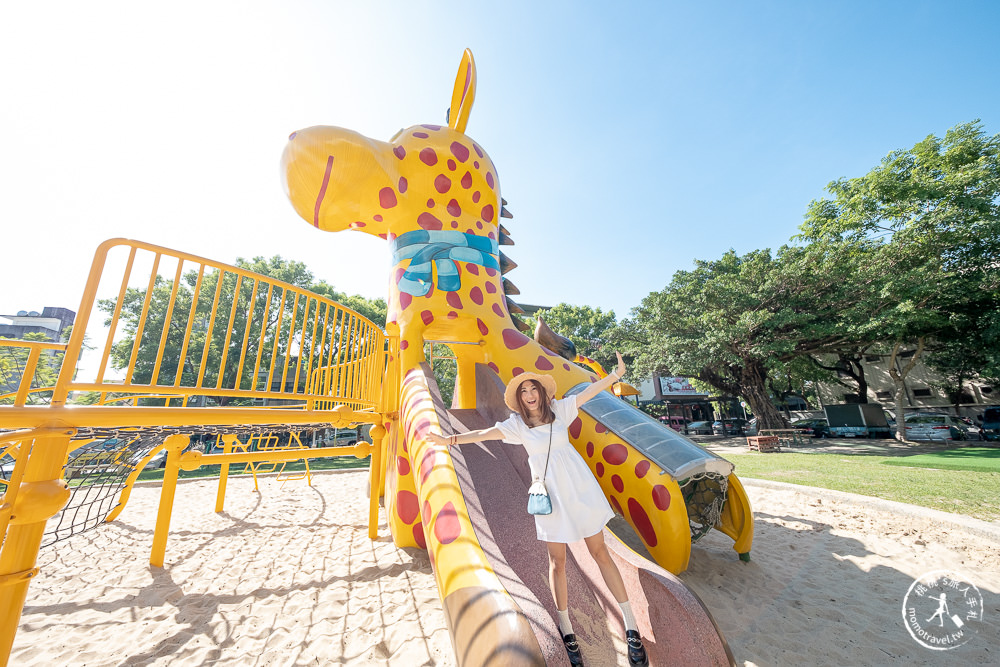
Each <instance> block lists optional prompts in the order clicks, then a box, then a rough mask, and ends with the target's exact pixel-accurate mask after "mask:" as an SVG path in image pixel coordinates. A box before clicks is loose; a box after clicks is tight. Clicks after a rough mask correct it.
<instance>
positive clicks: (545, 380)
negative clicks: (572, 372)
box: [503, 372, 556, 412]
mask: <svg viewBox="0 0 1000 667" xmlns="http://www.w3.org/2000/svg"><path fill="white" fill-rule="evenodd" d="M525 380H536V381H537V382H538V384H540V385H542V387H544V388H545V393H546V395H547V396H548V397H549V400H550V401H551V400H552V399H554V398H555V397H556V379H555V378H554V377H552V376H551V375H542V374H540V373H531V372H526V373H521V374H520V375H517V376H515V377H514V378H513V379H512V380H511V381H510V382H508V383H507V388H506V389H504V391H503V402H504V403H506V404H507V407H508V408H510V409H511V410H513V411H514V412H519V408H518V405H517V390H518V389H520V388H521V383H522V382H524V381H525Z"/></svg>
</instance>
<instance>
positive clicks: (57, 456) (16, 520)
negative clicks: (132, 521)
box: [0, 429, 74, 665]
mask: <svg viewBox="0 0 1000 667" xmlns="http://www.w3.org/2000/svg"><path fill="white" fill-rule="evenodd" d="M73 433H74V431H73V430H71V429H39V431H38V435H37V436H36V437H35V439H34V442H33V443H29V441H27V440H26V441H24V442H22V443H21V451H20V453H19V456H27V457H28V463H27V466H26V468H25V471H24V477H23V481H22V482H21V484H20V485H19V487H18V488H17V489H16V490H14V489H8V490H7V493H5V494H4V496H5V498H4V500H5V501H6V500H7V499H8V496H10V495H11V492H12V491H16V498H15V499H14V500H13V507H11V517H10V528H9V529H8V530H7V536H6V538H5V539H4V543H3V547H2V550H0V664H2V665H6V664H7V661H8V659H9V658H10V650H11V647H12V646H13V645H14V635H15V634H16V633H17V626H18V623H19V621H20V620H21V611H22V610H23V609H24V601H25V599H26V598H27V596H28V582H29V581H30V580H31V578H32V577H34V576H35V575H36V574H38V568H37V567H35V563H36V562H37V561H38V548H39V546H40V545H41V543H42V535H43V534H44V533H45V522H46V521H48V520H49V518H51V517H52V516H54V515H55V514H56V512H58V511H59V510H61V509H62V508H63V507H65V506H66V503H67V502H69V496H70V491H69V486H68V485H67V484H66V482H65V481H63V480H62V479H61V478H62V467H63V463H64V462H65V461H66V453H67V452H68V451H69V439H70V436H71V435H72V434H73ZM29 450H30V451H29Z"/></svg>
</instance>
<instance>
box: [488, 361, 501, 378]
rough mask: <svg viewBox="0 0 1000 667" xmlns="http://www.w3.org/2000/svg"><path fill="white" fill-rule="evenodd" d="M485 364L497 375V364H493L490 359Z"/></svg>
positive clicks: (498, 369)
mask: <svg viewBox="0 0 1000 667" xmlns="http://www.w3.org/2000/svg"><path fill="white" fill-rule="evenodd" d="M486 365H487V366H489V367H490V368H492V369H493V372H494V373H496V374H497V375H499V374H500V367H499V366H497V365H496V364H494V363H493V362H492V361H491V362H489V363H488V364H486Z"/></svg>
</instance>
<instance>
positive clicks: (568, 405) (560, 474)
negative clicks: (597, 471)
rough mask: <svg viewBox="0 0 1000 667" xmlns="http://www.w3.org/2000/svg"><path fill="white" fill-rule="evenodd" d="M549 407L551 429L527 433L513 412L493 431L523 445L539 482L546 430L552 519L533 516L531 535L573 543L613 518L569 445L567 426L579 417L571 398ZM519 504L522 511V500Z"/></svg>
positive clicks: (604, 500)
mask: <svg viewBox="0 0 1000 667" xmlns="http://www.w3.org/2000/svg"><path fill="white" fill-rule="evenodd" d="M551 406H552V411H553V412H554V413H555V416H556V420H555V422H553V423H552V424H542V425H541V426H536V427H535V428H529V427H528V425H527V424H525V423H524V420H523V419H521V415H519V414H517V413H516V412H515V413H514V414H512V415H511V416H510V417H509V418H508V419H506V420H505V421H502V422H497V424H496V428H497V429H499V430H500V432H501V433H503V440H504V442H509V443H511V444H514V445H523V446H524V448H525V449H526V450H527V452H528V467H529V468H531V476H532V479H541V477H542V473H543V472H544V471H545V453H546V452H547V451H548V449H549V429H550V428H551V429H552V452H551V454H550V456H549V467H548V472H547V473H546V474H545V488H546V490H548V492H549V498H550V499H551V500H552V514H544V515H542V514H536V515H535V534H536V535H537V536H538V539H539V540H542V541H544V542H564V543H569V542H576V541H578V540H582V539H583V538H585V537H590V536H591V535H596V534H597V533H599V532H600V531H601V529H602V528H604V525H605V524H606V523H607V522H608V521H610V520H611V518H612V517H614V515H615V513H614V511H613V510H612V509H611V505H609V504H608V501H607V499H606V498H605V497H604V492H603V491H601V486H600V484H598V483H597V479H595V478H594V474H593V473H592V472H591V471H590V468H588V467H587V463H586V462H585V461H584V460H583V457H581V456H580V454H579V453H577V451H576V450H575V449H574V448H573V445H572V444H570V441H569V425H570V424H572V423H573V420H575V419H576V416H577V413H578V412H579V410H578V409H577V407H576V397H575V396H571V397H569V398H564V399H561V400H555V401H552V403H551ZM524 504H525V507H527V504H528V497H527V495H525V497H524Z"/></svg>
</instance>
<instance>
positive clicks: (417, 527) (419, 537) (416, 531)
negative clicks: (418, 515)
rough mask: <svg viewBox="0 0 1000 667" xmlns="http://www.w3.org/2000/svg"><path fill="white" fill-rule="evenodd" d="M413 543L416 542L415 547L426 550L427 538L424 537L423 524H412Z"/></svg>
mask: <svg viewBox="0 0 1000 667" xmlns="http://www.w3.org/2000/svg"><path fill="white" fill-rule="evenodd" d="M413 541H414V542H416V543H417V546H418V547H420V548H421V549H426V548H427V538H425V537H424V524H422V523H415V524H413Z"/></svg>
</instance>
